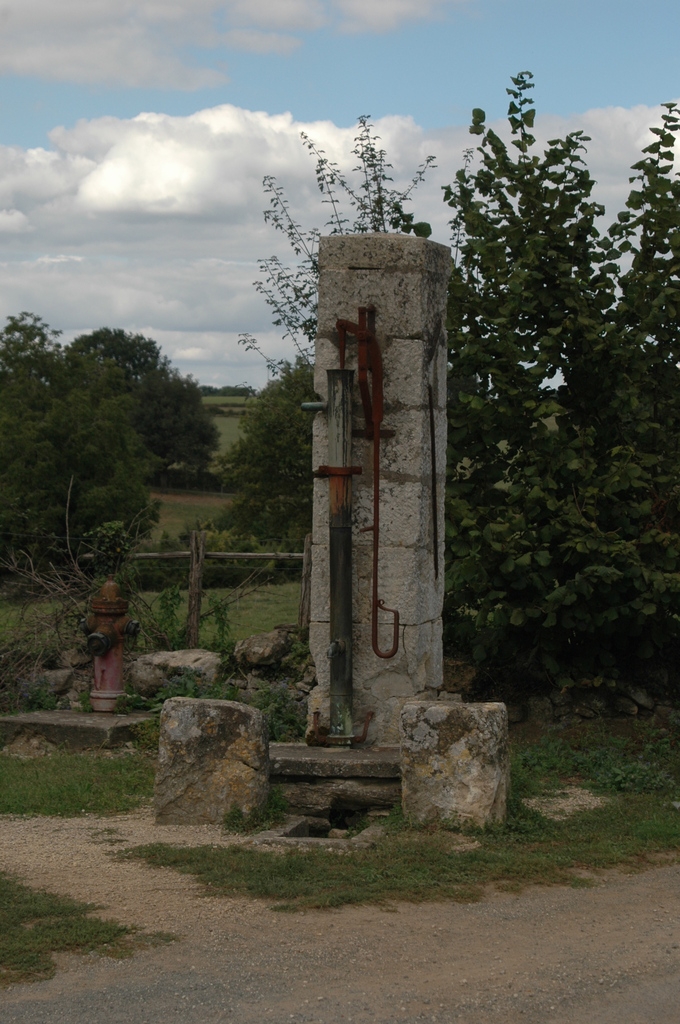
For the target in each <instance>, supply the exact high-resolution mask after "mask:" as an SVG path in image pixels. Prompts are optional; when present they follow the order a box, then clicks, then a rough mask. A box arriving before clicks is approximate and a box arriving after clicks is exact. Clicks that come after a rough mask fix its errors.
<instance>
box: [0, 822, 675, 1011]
mask: <svg viewBox="0 0 680 1024" xmlns="http://www.w3.org/2000/svg"><path fill="white" fill-rule="evenodd" d="M159 840H160V841H168V842H172V843H187V844H191V845H199V844H204V843H213V842H215V843H224V842H233V841H234V840H233V839H225V837H224V836H223V835H222V834H221V833H220V831H219V829H218V828H216V827H211V826H201V827H196V828H194V827H188V826H187V827H179V826H154V824H153V821H152V817H151V813H150V811H149V810H148V809H147V810H143V811H138V812H135V813H134V814H129V815H118V816H115V817H107V818H99V817H95V816H90V815H83V816H82V817H80V818H77V819H61V818H29V819H26V818H3V819H2V822H1V823H0V869H2V870H5V871H10V872H12V873H14V874H16V875H17V876H19V877H20V878H22V879H23V880H25V881H26V882H28V883H29V884H31V885H33V886H36V887H43V888H46V889H49V890H50V891H53V892H57V893H63V894H67V895H70V896H73V897H76V898H78V899H81V900H87V901H92V902H93V903H96V904H98V905H99V907H100V908H101V909H100V910H99V911H98V913H99V914H100V915H101V916H105V917H112V918H116V919H117V920H120V921H122V922H125V923H127V924H134V925H138V926H139V927H140V928H142V929H145V930H149V931H155V930H162V931H169V932H173V933H174V934H175V935H176V936H177V940H176V941H175V942H173V943H171V944H170V945H163V946H155V947H152V948H150V949H144V950H143V951H141V952H138V953H137V954H135V955H134V956H133V957H132V958H130V959H128V960H113V959H109V958H105V957H104V958H102V957H97V956H91V957H83V956H60V957H59V958H58V960H57V963H58V970H57V973H56V976H55V977H54V978H53V979H51V980H50V981H45V982H40V983H35V984H32V985H16V986H13V987H12V988H10V989H6V990H5V991H4V992H3V993H2V994H1V995H0V1007H2V1012H1V1013H0V1016H1V1018H2V1021H3V1024H92V1022H93V1021H97V1024H123V1022H125V1024H169V1022H172V1021H176V1020H177V1021H181V1022H182V1024H218V1022H219V1024H222V1022H236V1024H262V1022H263V1021H264V1022H272V1024H290V1022H291V1021H292V1022H314V1024H340V1022H343V1024H344V1022H355V1024H368V1022H373V1024H397V1022H400V1024H415V1022H421V1021H437V1022H442V1024H453V1022H456V1024H488V1022H498V1024H520V1022H522V1024H610V1022H611V1024H614V1022H616V1024H643V1022H644V1024H648V1022H650V1021H653V1022H654V1024H677V1022H678V1019H679V1011H678V1002H679V997H680V927H679V925H678V921H679V916H680V865H676V864H670V863H665V864H662V865H661V866H659V867H657V868H653V869H651V870H648V871H646V872H644V873H640V874H632V875H631V874H622V873H617V872H611V873H607V874H606V875H602V876H599V877H597V878H596V879H594V881H595V885H594V887H593V888H589V889H580V888H558V887H555V888H540V887H534V888H531V889H527V890H525V891H524V892H523V893H521V894H519V895H510V894H499V893H492V892H490V893H489V894H488V897H487V898H486V899H485V900H483V901H482V902H480V903H475V904H460V903H450V902H439V903H424V904H422V903H421V904H414V905H409V904H400V905H397V906H395V907H390V908H385V909H383V908H378V907H350V908H344V909H342V910H339V911H328V912H318V911H312V912H305V913H297V914H280V913H275V912H273V911H272V910H271V909H270V908H269V907H268V905H267V904H266V903H264V902H261V901H257V900H249V899H242V898H239V899H233V898H228V897H216V896H213V895H211V894H210V890H206V889H204V888H203V887H202V886H201V885H200V884H198V883H196V882H194V881H193V880H192V879H191V878H189V877H187V876H185V875H180V874H178V873H176V872H174V871H172V870H171V869H168V868H160V869H159V868H152V867H149V866H147V865H145V864H142V863H139V862H121V861H117V860H115V859H114V858H113V857H112V856H111V854H112V853H113V852H117V851H118V850H121V849H125V847H126V846H129V845H137V844H139V843H146V842H158V841H159Z"/></svg>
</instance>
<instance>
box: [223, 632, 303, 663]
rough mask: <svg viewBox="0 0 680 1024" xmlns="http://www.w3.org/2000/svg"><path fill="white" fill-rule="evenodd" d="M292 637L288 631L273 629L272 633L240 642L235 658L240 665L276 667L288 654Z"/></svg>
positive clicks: (236, 647) (235, 651)
mask: <svg viewBox="0 0 680 1024" xmlns="http://www.w3.org/2000/svg"><path fill="white" fill-rule="evenodd" d="M290 646H291V635H290V633H289V632H288V630H287V629H273V630H272V631H271V633H260V634H258V635H256V636H249V637H246V639H245V640H239V642H238V643H237V644H236V646H235V648H234V658H235V659H236V662H237V663H238V664H239V665H243V666H252V665H274V664H276V662H278V661H281V659H282V658H283V657H284V656H285V655H286V654H287V653H288V651H289V650H290Z"/></svg>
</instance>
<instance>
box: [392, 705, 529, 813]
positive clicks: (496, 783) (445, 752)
mask: <svg viewBox="0 0 680 1024" xmlns="http://www.w3.org/2000/svg"><path fill="white" fill-rule="evenodd" d="M400 739H401V774H402V807H403V810H404V814H405V815H407V816H408V817H410V818H413V819H415V820H416V821H419V822H421V823H425V822H431V821H446V820H447V819H449V818H458V819H460V820H461V821H471V822H474V823H475V824H476V825H485V824H487V823H488V822H493V821H503V820H505V816H506V803H507V796H508V791H509V786H510V764H509V757H508V715H507V711H506V708H505V705H504V704H500V703H488V704H463V703H454V702H451V703H449V702H444V701H442V702H439V703H437V704H433V703H431V702H428V701H419V702H411V703H408V704H406V705H405V706H404V708H403V710H402V712H401V720H400Z"/></svg>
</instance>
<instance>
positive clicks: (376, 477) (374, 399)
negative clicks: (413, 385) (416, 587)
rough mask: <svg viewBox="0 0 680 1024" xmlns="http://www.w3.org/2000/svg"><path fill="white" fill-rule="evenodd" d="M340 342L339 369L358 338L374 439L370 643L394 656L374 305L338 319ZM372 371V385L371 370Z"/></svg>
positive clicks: (367, 530) (363, 391)
mask: <svg viewBox="0 0 680 1024" xmlns="http://www.w3.org/2000/svg"><path fill="white" fill-rule="evenodd" d="M335 326H336V330H337V332H338V341H339V346H340V369H341V370H344V368H345V353H346V348H347V335H348V334H351V335H353V336H354V337H355V338H356V339H357V348H358V369H359V373H358V377H359V391H360V393H361V404H362V405H363V408H364V419H365V421H366V428H365V436H366V438H367V439H368V440H372V441H373V523H372V524H371V525H370V526H365V527H364V528H363V530H362V531H361V532H362V533H372V534H373V588H372V600H371V646H372V647H373V653H374V654H375V655H376V656H377V657H378V658H393V657H394V656H395V654H396V653H397V651H398V650H399V612H398V611H397V610H396V609H394V608H387V607H386V606H385V602H384V601H381V600H380V598H379V596H378V594H379V588H378V562H379V556H380V427H381V424H382V421H383V366H382V356H381V354H380V346H379V345H378V339H377V337H376V333H375V309H374V308H373V307H372V306H360V307H359V322H358V323H356V324H355V323H352V321H350V320H338V321H337V322H336V325H335ZM369 372H370V374H371V386H370V388H369V383H368V374H369ZM379 611H384V612H389V613H390V614H391V615H392V616H393V630H394V632H393V636H392V646H391V647H390V649H389V650H387V651H383V650H381V648H380V642H379V638H378V612H379Z"/></svg>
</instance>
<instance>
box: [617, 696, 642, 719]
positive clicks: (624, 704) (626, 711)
mask: <svg viewBox="0 0 680 1024" xmlns="http://www.w3.org/2000/svg"><path fill="white" fill-rule="evenodd" d="M614 710H615V711H618V713H619V714H620V715H637V713H638V706H637V704H636V703H635V701H634V700H631V699H630V697H617V698H616V700H615V701H614Z"/></svg>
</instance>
